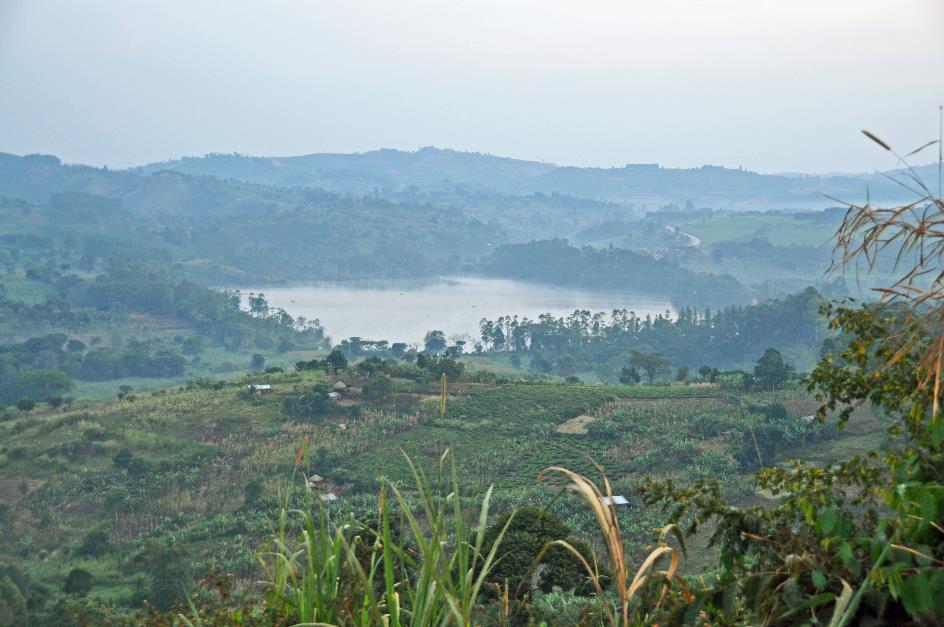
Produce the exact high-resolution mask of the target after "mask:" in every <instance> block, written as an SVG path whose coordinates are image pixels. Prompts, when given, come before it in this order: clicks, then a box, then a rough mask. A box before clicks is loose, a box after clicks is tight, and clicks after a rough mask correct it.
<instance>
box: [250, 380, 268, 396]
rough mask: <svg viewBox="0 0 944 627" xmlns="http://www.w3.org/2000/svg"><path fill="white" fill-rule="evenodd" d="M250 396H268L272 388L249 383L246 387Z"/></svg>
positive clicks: (262, 384) (265, 384)
mask: <svg viewBox="0 0 944 627" xmlns="http://www.w3.org/2000/svg"><path fill="white" fill-rule="evenodd" d="M246 389H247V390H248V391H249V393H250V394H269V393H270V392H272V386H271V385H269V384H268V383H250V384H249V385H247V386H246Z"/></svg>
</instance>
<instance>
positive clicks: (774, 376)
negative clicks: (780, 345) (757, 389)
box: [754, 348, 793, 390]
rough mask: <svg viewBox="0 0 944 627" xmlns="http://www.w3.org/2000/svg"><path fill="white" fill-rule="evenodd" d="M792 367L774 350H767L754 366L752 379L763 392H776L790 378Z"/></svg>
mask: <svg viewBox="0 0 944 627" xmlns="http://www.w3.org/2000/svg"><path fill="white" fill-rule="evenodd" d="M792 372H793V367H792V366H790V365H789V364H787V363H786V362H784V360H783V355H781V354H780V351H778V350H777V349H776V348H768V349H767V350H765V351H764V354H763V355H761V357H760V359H758V360H757V365H755V366H754V379H755V380H756V381H757V383H759V384H760V386H761V387H762V388H763V389H765V390H776V389H778V388H779V387H780V386H782V385H783V384H784V383H786V382H787V380H788V379H789V378H790V375H791V373H792Z"/></svg>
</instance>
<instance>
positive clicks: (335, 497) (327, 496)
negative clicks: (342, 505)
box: [318, 492, 338, 503]
mask: <svg viewBox="0 0 944 627" xmlns="http://www.w3.org/2000/svg"><path fill="white" fill-rule="evenodd" d="M318 498H320V499H321V500H322V501H324V502H325V503H330V502H331V501H337V500H338V495H337V494H335V493H334V492H328V493H327V494H319V495H318Z"/></svg>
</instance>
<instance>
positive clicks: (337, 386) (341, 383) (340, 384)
mask: <svg viewBox="0 0 944 627" xmlns="http://www.w3.org/2000/svg"><path fill="white" fill-rule="evenodd" d="M331 387H333V388H334V389H335V390H346V389H347V384H346V383H344V381H338V382H337V383H335V384H334V385H332V386H331Z"/></svg>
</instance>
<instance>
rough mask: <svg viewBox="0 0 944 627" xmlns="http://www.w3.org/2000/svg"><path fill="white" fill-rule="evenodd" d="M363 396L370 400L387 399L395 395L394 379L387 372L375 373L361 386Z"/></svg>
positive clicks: (380, 400)
mask: <svg viewBox="0 0 944 627" xmlns="http://www.w3.org/2000/svg"><path fill="white" fill-rule="evenodd" d="M361 394H362V396H363V397H364V398H365V399H367V400H370V401H379V402H382V401H387V400H390V397H392V396H393V380H392V379H390V377H388V376H387V375H385V374H379V373H378V374H375V375H374V376H372V377H371V378H370V379H369V380H368V381H367V383H365V384H364V386H363V388H361Z"/></svg>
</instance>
